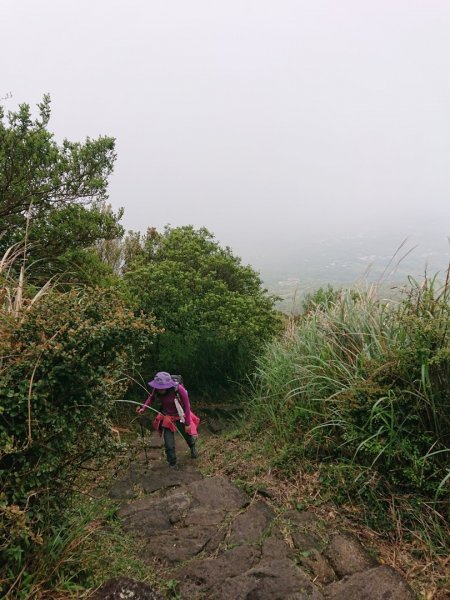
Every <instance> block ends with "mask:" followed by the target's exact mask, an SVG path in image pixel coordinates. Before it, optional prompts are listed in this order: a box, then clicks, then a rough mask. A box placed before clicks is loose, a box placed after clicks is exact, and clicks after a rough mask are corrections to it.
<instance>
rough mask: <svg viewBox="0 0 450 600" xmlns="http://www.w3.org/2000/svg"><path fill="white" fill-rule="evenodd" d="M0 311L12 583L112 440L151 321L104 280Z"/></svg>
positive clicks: (0, 554) (0, 549)
mask: <svg viewBox="0 0 450 600" xmlns="http://www.w3.org/2000/svg"><path fill="white" fill-rule="evenodd" d="M5 306H6V305H4V307H3V308H5ZM1 316H2V325H1V337H0V354H1V356H2V359H1V371H2V378H1V381H0V407H1V408H0V489H1V495H0V527H1V537H2V542H1V545H0V562H1V564H2V572H1V573H2V577H1V579H2V580H3V581H4V582H5V583H4V585H5V586H6V589H8V585H9V583H10V582H11V581H12V580H14V579H15V578H16V577H17V575H18V574H19V573H21V574H22V575H21V576H22V577H26V573H27V572H29V571H31V570H32V569H33V557H34V552H35V550H36V547H37V546H39V545H40V544H41V543H42V542H43V540H44V541H45V538H46V536H47V535H49V534H50V533H51V530H52V529H54V528H57V527H59V526H60V525H61V522H60V519H61V515H62V512H63V510H64V508H65V507H66V506H67V505H68V504H69V502H70V498H71V492H72V490H73V486H74V484H75V483H76V480H77V478H78V477H79V474H80V472H81V470H82V469H83V468H85V467H86V464H87V463H89V461H92V460H93V459H100V458H101V457H102V456H105V454H106V453H108V451H109V450H111V449H112V442H111V437H112V436H111V431H110V427H109V420H108V417H109V414H110V412H111V409H112V407H113V406H114V402H115V400H116V399H118V398H120V397H121V396H122V395H123V392H124V384H123V383H117V382H118V381H119V380H122V381H123V373H124V372H125V371H129V370H132V369H133V367H134V365H135V364H136V362H137V361H138V360H139V359H140V357H141V355H142V353H143V352H144V351H148V347H149V345H150V343H151V340H152V337H153V335H154V328H153V325H152V324H151V323H146V322H144V321H142V320H140V319H139V318H135V317H134V316H133V314H132V313H130V311H129V310H127V309H126V308H125V306H124V305H123V303H122V302H121V301H120V300H119V298H118V297H117V296H116V295H115V294H114V293H112V292H107V291H104V290H100V289H97V290H88V289H86V290H84V291H72V292H69V293H65V294H61V293H58V292H55V291H53V292H51V293H49V294H48V295H46V296H44V297H42V298H41V299H40V301H39V302H38V303H36V304H34V305H33V306H31V307H30V306H29V305H28V307H23V308H22V310H21V311H20V312H19V314H18V315H14V314H13V313H11V312H10V311H6V310H3V312H2V315H1ZM91 466H93V465H91ZM8 582H9V583H8Z"/></svg>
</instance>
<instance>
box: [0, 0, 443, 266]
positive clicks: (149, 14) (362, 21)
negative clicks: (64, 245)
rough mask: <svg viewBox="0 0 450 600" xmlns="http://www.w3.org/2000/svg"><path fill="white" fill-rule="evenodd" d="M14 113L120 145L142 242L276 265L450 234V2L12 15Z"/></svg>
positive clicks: (25, 11) (252, 4)
mask: <svg viewBox="0 0 450 600" xmlns="http://www.w3.org/2000/svg"><path fill="white" fill-rule="evenodd" d="M0 7H1V15H0V17H1V21H2V34H1V38H0V44H1V58H0V61H1V62H0V76H1V77H0V96H5V95H6V94H7V93H8V92H11V93H12V94H13V98H12V99H9V100H5V101H3V102H2V104H3V105H4V106H5V107H6V108H10V109H13V108H16V107H17V104H18V103H19V102H28V103H31V104H35V103H37V102H38V101H39V100H40V99H41V98H42V95H43V94H44V93H46V92H48V93H50V95H51V98H52V104H53V113H52V120H51V124H50V126H51V129H52V130H53V131H54V132H55V133H56V135H57V136H58V139H62V138H63V137H67V138H68V139H71V140H73V141H75V140H83V139H84V138H85V137H86V136H90V137H96V136H98V135H100V134H106V135H112V136H114V137H115V138H116V139H117V152H118V159H117V163H116V168H115V173H114V175H113V177H112V178H111V185H110V201H111V203H112V205H113V206H114V207H116V208H117V207H119V206H123V207H124V208H125V217H124V221H123V222H124V224H125V226H126V227H127V228H130V229H134V230H137V229H140V230H145V229H146V227H147V226H156V227H158V228H159V227H162V226H163V225H164V224H166V223H170V224H172V225H183V224H189V223H190V224H193V225H195V226H206V227H207V228H209V229H210V230H211V231H212V232H213V233H215V234H216V236H217V238H218V239H219V240H220V241H221V242H222V243H223V244H227V245H230V246H231V247H232V248H233V249H234V250H235V252H236V253H237V254H239V255H241V256H242V257H243V258H244V260H245V261H250V262H252V263H256V265H257V266H261V265H262V264H263V263H264V257H267V256H269V255H272V256H274V255H278V253H279V255H280V256H286V255H287V254H288V253H290V252H295V251H296V249H298V248H300V247H302V245H303V246H307V245H308V243H310V242H311V240H318V239H322V238H327V237H330V236H342V235H347V236H353V235H356V234H358V233H360V232H365V233H371V234H372V235H373V234H376V235H378V234H380V235H381V234H382V232H383V231H385V230H390V231H393V232H395V235H396V236H397V235H398V239H399V241H401V239H403V237H405V235H408V234H409V233H410V232H411V231H412V230H415V231H420V230H423V231H427V232H428V234H429V233H430V232H431V234H432V235H433V236H436V239H439V240H445V236H446V235H448V234H450V2H449V0H446V1H444V0H441V1H439V0H422V1H418V0H377V1H375V0H372V1H370V2H369V1H365V0H353V1H350V0H339V1H338V0H309V1H306V0H254V1H253V0H251V1H250V0H221V1H218V0H128V1H127V2H125V1H124V0H122V1H117V0H77V1H75V0H72V1H70V2H69V1H68V0H0Z"/></svg>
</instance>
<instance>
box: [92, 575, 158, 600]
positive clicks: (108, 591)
mask: <svg viewBox="0 0 450 600" xmlns="http://www.w3.org/2000/svg"><path fill="white" fill-rule="evenodd" d="M92 600H164V597H163V596H162V595H161V594H160V593H159V592H158V591H156V590H155V589H154V588H152V587H151V586H149V585H147V584H146V583H142V582H141V581H135V580H134V579H129V578H128V577H114V579H110V580H109V581H106V582H105V583H104V584H103V585H102V586H101V587H99V588H98V590H97V591H96V592H95V594H94V595H93V596H92Z"/></svg>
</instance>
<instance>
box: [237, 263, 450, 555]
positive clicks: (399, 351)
mask: <svg viewBox="0 0 450 600" xmlns="http://www.w3.org/2000/svg"><path fill="white" fill-rule="evenodd" d="M375 292H376V290H375V289H368V290H366V291H364V292H361V291H358V290H344V291H336V292H335V293H334V295H333V294H331V291H330V290H328V291H327V294H326V302H324V301H323V298H322V297H320V298H318V301H317V302H315V299H314V297H311V298H309V301H308V312H307V313H306V314H304V315H303V316H302V317H299V318H298V319H297V322H295V323H294V325H293V324H292V322H291V323H290V327H289V328H288V329H287V330H286V333H285V335H284V337H282V338H281V339H278V340H276V341H274V342H273V343H272V344H270V345H269V346H268V348H267V351H266V353H265V355H264V356H263V357H262V358H261V359H260V360H259V363H258V370H257V377H256V380H255V383H254V393H253V397H252V399H251V402H250V403H249V406H248V413H249V419H248V421H249V422H252V423H253V424H254V429H256V430H257V431H258V430H259V431H264V433H265V435H266V436H267V435H269V436H270V437H271V439H272V443H273V445H274V446H275V447H278V452H277V458H276V459H275V464H276V465H277V466H278V467H279V468H282V469H285V470H286V471H291V472H293V471H295V470H296V469H297V468H298V465H299V464H300V462H301V463H304V462H305V461H315V460H319V461H320V464H321V472H322V473H323V477H324V480H323V484H324V486H330V488H331V489H333V491H334V492H336V490H338V492H337V495H338V496H339V494H340V493H341V491H342V487H336V486H337V484H338V482H340V484H341V486H345V490H347V493H348V494H351V495H352V497H353V498H354V499H355V498H359V500H360V502H361V503H362V505H365V506H367V507H368V509H369V510H368V511H367V514H368V515H372V517H373V518H372V521H373V520H375V521H376V520H377V519H379V523H378V526H379V528H381V529H384V530H385V529H386V528H387V527H388V521H389V522H390V523H391V525H392V530H398V528H399V527H400V529H402V530H403V532H404V533H405V534H408V532H409V534H410V535H411V536H412V537H414V536H416V537H417V536H418V538H420V540H422V539H423V540H425V539H426V536H427V539H428V542H426V541H424V542H423V543H431V540H432V541H433V543H434V544H435V546H436V549H437V550H438V551H439V549H440V551H444V548H445V547H446V545H447V543H448V539H446V536H445V534H444V523H445V519H446V517H447V514H446V513H447V511H448V503H447V501H448V490H449V484H450V471H449V469H448V456H449V452H450V398H449V390H450V271H449V272H448V273H447V275H446V279H445V281H444V283H439V282H438V279H437V278H436V277H433V278H425V279H424V280H423V281H422V282H420V283H419V282H417V281H415V280H413V279H410V280H409V284H408V287H407V288H406V289H405V290H404V291H403V295H402V296H401V298H400V299H399V300H398V301H396V302H393V301H390V302H387V301H382V300H380V299H378V298H377V296H376V293H375ZM377 507H378V510H376V509H377ZM386 511H387V514H388V515H389V518H388V519H386V518H385V517H384V516H383V515H386ZM374 513H376V514H377V515H378V516H377V517H375V514H374ZM417 532H420V533H417ZM420 543H422V542H420Z"/></svg>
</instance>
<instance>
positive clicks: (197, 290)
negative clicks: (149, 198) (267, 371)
mask: <svg viewBox="0 0 450 600" xmlns="http://www.w3.org/2000/svg"><path fill="white" fill-rule="evenodd" d="M124 280H125V289H126V293H127V295H128V297H129V298H130V299H132V301H133V302H134V303H135V305H136V307H137V308H139V309H141V310H144V311H146V312H147V313H150V314H154V315H155V318H156V324H157V325H158V326H160V327H161V328H163V329H164V332H163V333H162V334H161V335H159V337H158V341H157V344H155V347H154V351H153V353H152V355H151V356H150V357H149V360H148V365H147V367H148V369H149V371H150V372H151V371H154V370H165V371H171V372H175V373H177V372H178V373H182V374H183V376H184V378H185V380H186V383H187V384H188V385H189V386H190V387H191V386H193V387H197V388H201V389H202V390H203V391H204V390H205V387H207V386H210V387H211V388H215V387H216V386H226V385H227V384H229V382H230V381H237V380H240V379H242V378H244V377H245V376H246V375H247V374H248V373H249V372H250V371H251V370H252V369H253V365H254V358H255V356H256V355H257V354H258V353H259V352H260V351H261V350H262V348H263V347H264V343H265V342H266V341H267V340H268V339H270V338H271V337H272V336H273V335H274V333H275V332H276V331H278V330H279V324H280V317H279V315H278V314H277V312H276V311H275V310H274V307H273V306H274V298H272V297H270V296H269V295H267V293H266V291H265V290H264V289H263V288H262V285H261V280H260V278H259V276H258V274H257V273H256V272H255V271H254V270H253V269H252V268H251V267H249V266H244V265H242V264H241V261H240V259H239V258H238V257H235V256H234V255H233V254H232V252H231V250H230V249H229V248H221V247H220V245H219V244H218V243H217V242H216V241H215V240H214V236H213V235H211V234H210V233H209V232H208V231H207V230H206V229H199V230H195V229H194V228H193V227H191V226H189V227H178V228H174V229H171V228H169V227H168V228H166V230H165V231H164V233H162V234H159V233H157V232H156V231H155V230H150V231H149V232H148V235H147V237H146V238H145V239H144V241H143V245H142V247H141V248H140V250H139V251H138V252H136V253H135V256H134V258H133V260H131V261H130V263H129V264H127V265H126V271H125V276H124Z"/></svg>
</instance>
